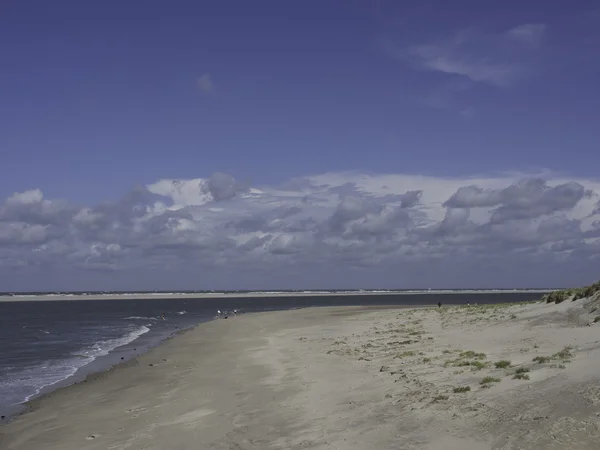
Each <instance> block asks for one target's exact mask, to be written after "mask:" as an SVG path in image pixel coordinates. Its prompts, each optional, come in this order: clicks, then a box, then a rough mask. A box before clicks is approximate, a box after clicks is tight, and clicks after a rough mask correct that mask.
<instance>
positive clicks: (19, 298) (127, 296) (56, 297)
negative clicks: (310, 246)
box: [0, 289, 552, 302]
mask: <svg viewBox="0 0 600 450" xmlns="http://www.w3.org/2000/svg"><path fill="white" fill-rule="evenodd" d="M551 291H552V290H551V289H539V290H538V289H498V290H493V289H482V290H450V289H447V290H431V291H427V290H424V291H312V292H311V291H304V292H302V291H298V292H259V291H257V292H199V293H176V292H175V293H170V292H152V293H148V292H146V293H137V292H132V293H118V294H111V293H106V294H47V295H27V294H15V295H11V296H0V302H32V301H36V302H40V301H81V300H143V299H151V298H154V299H159V298H160V299H163V298H164V299H167V298H173V299H186V298H189V299H203V298H265V297H270V298H277V297H282V298H285V297H340V296H356V295H363V296H365V295H371V296H373V295H381V296H386V295H387V296H389V295H419V294H429V295H431V294H481V293H498V294H501V293H523V292H528V293H532V294H535V293H539V294H544V293H547V292H551Z"/></svg>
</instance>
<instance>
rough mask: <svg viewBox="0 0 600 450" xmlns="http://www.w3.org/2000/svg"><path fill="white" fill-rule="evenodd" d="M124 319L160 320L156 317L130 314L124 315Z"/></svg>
mask: <svg viewBox="0 0 600 450" xmlns="http://www.w3.org/2000/svg"><path fill="white" fill-rule="evenodd" d="M123 320H158V319H157V318H156V317H144V316H129V317H124V318H123Z"/></svg>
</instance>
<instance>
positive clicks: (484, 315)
mask: <svg viewBox="0 0 600 450" xmlns="http://www.w3.org/2000/svg"><path fill="white" fill-rule="evenodd" d="M599 308H600V299H598V298H596V299H582V300H578V301H577V302H571V301H565V302H563V303H560V304H554V303H551V304H546V303H540V302H538V303H530V304H525V305H516V306H515V305H488V306H461V307H447V308H446V307H443V308H421V309H401V308H386V309H381V308H379V309H378V308H359V307H344V308H338V307H336V308H311V309H301V310H294V311H284V312H269V313H259V314H249V315H244V316H238V317H234V318H231V319H228V320H217V321H214V322H210V323H206V324H202V325H200V326H198V327H197V328H195V329H193V330H190V331H187V332H185V333H182V334H180V335H178V336H176V337H174V338H173V339H170V340H169V341H167V342H166V343H164V344H163V345H161V346H159V347H157V348H155V349H153V350H151V351H150V352H148V353H146V354H144V355H142V356H140V357H139V358H137V359H136V360H133V361H130V362H127V363H125V364H122V365H119V366H117V367H115V368H113V369H112V370H110V371H107V372H104V373H101V374H97V375H94V376H91V377H89V378H88V380H87V381H86V382H82V383H80V384H77V385H74V386H70V387H67V388H63V389H60V390H58V391H56V392H54V393H52V394H49V395H47V396H44V397H42V398H40V399H38V400H35V401H33V402H32V403H31V405H30V410H29V412H27V413H25V414H23V415H21V416H19V417H17V418H16V419H15V420H13V421H12V422H11V423H9V424H6V425H4V426H1V427H0V448H2V449H3V450H17V449H18V450H44V449H49V450H50V449H56V450H58V449H60V450H75V449H102V450H105V449H108V450H125V449H173V450H183V449H213V450H225V449H227V450H229V449H244V450H255V449H256V450H258V449H261V450H262V449H306V448H311V449H340V450H345V449H364V450H371V449H428V450H442V449H444V450H454V449H456V450H458V449H461V450H465V449H466V450H469V449H475V450H480V449H481V450H484V449H486V450H487V449H506V450H508V449H529V450H531V449H540V450H541V449H597V448H598V442H599V440H600V383H599V381H600V319H596V317H598V316H599V315H600V312H599V310H598V309H599ZM595 320H598V322H594V321H595Z"/></svg>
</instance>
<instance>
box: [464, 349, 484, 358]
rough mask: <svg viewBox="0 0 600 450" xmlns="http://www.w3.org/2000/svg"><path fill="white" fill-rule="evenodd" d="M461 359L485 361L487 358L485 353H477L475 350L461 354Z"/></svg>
mask: <svg viewBox="0 0 600 450" xmlns="http://www.w3.org/2000/svg"><path fill="white" fill-rule="evenodd" d="M460 357H461V358H471V359H485V358H487V356H486V354H485V353H476V352H474V351H473V350H468V351H466V352H462V353H461V354H460Z"/></svg>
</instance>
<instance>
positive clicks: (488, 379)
mask: <svg viewBox="0 0 600 450" xmlns="http://www.w3.org/2000/svg"><path fill="white" fill-rule="evenodd" d="M499 382H500V378H497V377H484V378H482V380H481V381H480V382H479V384H482V385H483V384H490V383H499Z"/></svg>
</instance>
